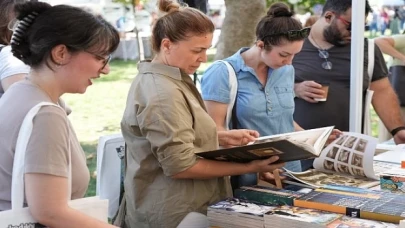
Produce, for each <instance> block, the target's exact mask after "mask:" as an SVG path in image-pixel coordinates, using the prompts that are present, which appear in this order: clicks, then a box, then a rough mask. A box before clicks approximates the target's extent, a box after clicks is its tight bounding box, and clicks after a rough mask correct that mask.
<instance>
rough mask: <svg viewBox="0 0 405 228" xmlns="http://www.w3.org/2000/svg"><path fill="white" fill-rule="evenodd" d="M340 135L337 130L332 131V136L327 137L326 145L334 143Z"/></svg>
mask: <svg viewBox="0 0 405 228" xmlns="http://www.w3.org/2000/svg"><path fill="white" fill-rule="evenodd" d="M341 135H342V132H341V131H340V130H338V129H333V130H332V134H330V135H329V138H328V140H327V141H326V144H327V145H328V144H330V143H331V142H333V141H335V140H336V139H337V138H339V137H340V136H341Z"/></svg>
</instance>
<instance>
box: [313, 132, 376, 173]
mask: <svg viewBox="0 0 405 228" xmlns="http://www.w3.org/2000/svg"><path fill="white" fill-rule="evenodd" d="M376 146H377V139H376V138H374V137H371V136H368V135H363V134H359V133H353V132H343V134H342V136H341V137H339V138H338V139H336V140H335V141H334V142H332V143H331V144H329V145H328V146H327V147H326V148H325V149H324V150H323V151H322V153H321V155H320V156H319V157H318V158H316V159H315V161H314V168H315V169H317V170H320V171H322V172H328V173H334V172H337V173H342V174H345V175H350V176H358V177H368V178H371V179H374V180H378V179H379V177H378V176H376V175H375V173H374V163H373V158H374V153H375V148H376Z"/></svg>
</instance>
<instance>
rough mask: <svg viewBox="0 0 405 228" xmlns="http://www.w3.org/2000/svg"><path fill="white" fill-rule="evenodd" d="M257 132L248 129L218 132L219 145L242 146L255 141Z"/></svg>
mask: <svg viewBox="0 0 405 228" xmlns="http://www.w3.org/2000/svg"><path fill="white" fill-rule="evenodd" d="M258 137H259V132H257V131H254V130H248V129H236V130H229V131H218V141H219V145H220V146H223V147H233V146H243V145H246V144H248V143H249V142H253V141H255V140H256V139H257V138H258Z"/></svg>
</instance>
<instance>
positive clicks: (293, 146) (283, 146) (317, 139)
mask: <svg viewBox="0 0 405 228" xmlns="http://www.w3.org/2000/svg"><path fill="white" fill-rule="evenodd" d="M332 130H333V127H324V128H317V129H311V130H306V131H298V132H292V133H286V134H279V135H273V136H265V137H260V138H258V139H257V140H256V141H255V142H253V143H250V144H248V145H245V146H240V147H232V148H225V149H219V150H214V151H204V152H198V153H196V155H198V156H201V157H203V158H206V159H212V160H218V161H233V162H250V161H253V160H258V159H266V158H269V157H271V156H274V155H277V156H278V157H279V160H278V161H277V162H286V161H295V160H303V159H310V158H315V157H317V156H319V154H320V152H321V150H322V147H323V146H324V145H325V143H326V141H327V139H328V137H329V135H330V134H331V133H332Z"/></svg>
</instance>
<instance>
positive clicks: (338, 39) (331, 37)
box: [323, 23, 348, 47]
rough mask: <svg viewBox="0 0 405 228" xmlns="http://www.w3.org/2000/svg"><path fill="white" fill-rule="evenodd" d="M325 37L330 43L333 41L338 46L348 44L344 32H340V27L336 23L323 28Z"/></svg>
mask: <svg viewBox="0 0 405 228" xmlns="http://www.w3.org/2000/svg"><path fill="white" fill-rule="evenodd" d="M323 37H324V38H325V40H326V41H327V42H328V43H331V44H333V45H335V46H337V47H344V46H346V45H347V44H348V42H346V41H344V40H343V38H342V34H340V31H339V29H338V28H337V27H336V25H335V24H334V23H332V24H331V25H329V26H328V27H326V28H325V29H324V30H323Z"/></svg>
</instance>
